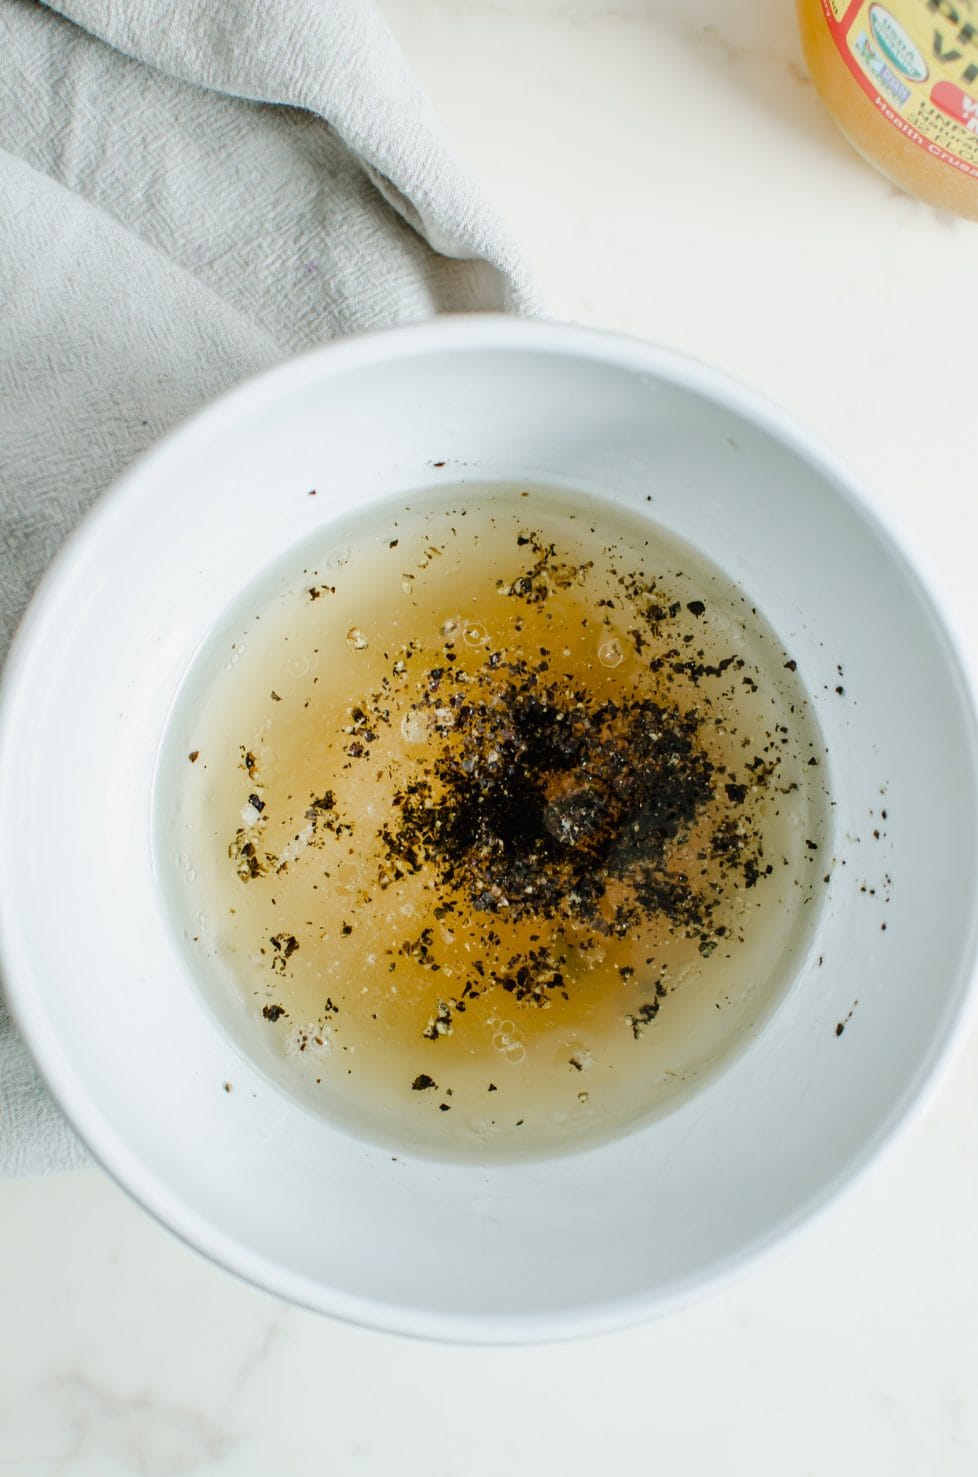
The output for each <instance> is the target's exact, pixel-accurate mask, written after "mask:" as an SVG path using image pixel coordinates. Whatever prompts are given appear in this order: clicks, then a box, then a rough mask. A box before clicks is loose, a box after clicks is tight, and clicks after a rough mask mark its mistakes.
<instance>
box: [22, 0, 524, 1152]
mask: <svg viewBox="0 0 978 1477" xmlns="http://www.w3.org/2000/svg"><path fill="white" fill-rule="evenodd" d="M533 307H534V302H533V297H532V289H531V287H530V285H529V283H528V280H527V277H526V275H525V272H524V270H523V267H522V265H521V262H520V259H519V256H518V254H517V252H516V250H515V248H514V247H513V245H512V244H511V242H510V241H509V239H508V238H507V236H506V233H505V231H504V230H503V229H502V227H501V226H500V224H499V222H498V221H497V220H496V218H495V217H494V215H493V213H492V211H491V210H490V209H489V207H488V206H487V205H486V203H485V201H484V200H483V199H482V198H481V196H480V194H479V192H478V190H477V188H476V186H475V185H474V183H473V181H472V180H471V179H470V177H469V175H468V174H467V173H466V171H465V170H464V169H463V168H462V166H461V165H460V164H459V163H458V161H457V160H456V159H455V158H453V156H452V154H451V152H450V150H449V149H448V147H447V145H446V143H445V140H444V138H443V136H442V133H441V131H440V129H439V127H438V124H437V123H436V121H435V119H434V117H433V115H432V112H431V109H430V107H429V105H428V103H427V101H426V99H425V97H424V95H423V93H422V92H421V91H420V89H419V87H418V85H417V83H416V82H415V81H414V79H413V78H412V76H411V74H410V72H409V71H408V69H407V67H406V65H405V63H404V60H403V58H402V56H401V55H400V53H399V52H398V50H397V48H396V46H395V44H394V42H393V41H392V39H391V37H390V35H389V34H388V32H387V31H386V29H385V27H384V25H383V23H382V21H381V20H380V19H379V18H378V16H377V15H376V13H375V12H374V11H373V10H372V9H371V8H370V5H369V0H127V4H125V5H119V4H117V3H115V0H64V3H62V4H60V5H59V6H56V7H54V6H52V7H50V8H45V7H42V6H40V5H38V4H36V3H33V0H0V659H2V657H3V655H4V654H5V652H6V649H7V646H8V645H9V642H10V638H11V636H12V634H13V630H14V627H15V625H16V623H17V620H18V619H19V617H20V615H21V613H22V611H23V609H24V606H25V605H26V603H27V600H28V598H29V596H30V593H31V590H32V589H33V587H34V585H35V583H36V581H37V579H38V576H39V575H40V573H41V571H42V570H43V568H44V566H45V565H46V564H47V562H48V560H49V559H50V558H51V556H52V555H53V554H54V552H55V550H56V549H57V547H58V545H59V544H60V542H61V541H62V539H63V538H64V536H65V534H66V533H67V532H68V531H69V530H70V529H71V528H72V527H73V526H74V525H75V524H76V523H77V521H78V519H79V518H80V517H81V515H82V514H83V513H84V511H85V509H86V508H87V507H88V506H89V504H90V503H91V502H92V500H93V498H94V497H95V496H96V495H97V494H98V493H99V491H100V490H101V489H102V488H104V487H105V486H106V484H107V483H108V482H109V481H110V480H111V479H112V478H113V477H114V476H115V475H116V474H117V473H118V472H119V471H121V469H122V468H123V467H124V466H125V465H126V464H127V463H128V462H129V461H130V460H131V459H132V457H133V456H134V455H135V454H136V453H137V452H139V451H140V450H142V449H143V448H144V447H145V446H147V445H148V444H149V443H150V442H152V441H153V440H155V439H156V437H158V436H159V435H160V434H161V433H162V432H163V431H165V430H166V429H167V428H168V427H169V426H170V425H172V424H173V423H174V422H175V421H177V420H179V419H180V418H181V417H182V416H184V415H186V414H187V413H188V412H189V411H192V410H193V409H194V408H195V407H196V406H198V405H199V404H201V403H202V402H203V401H205V400H207V399H208V398H210V397H211V396H213V395H215V394H216V393H218V392H219V391H221V390H223V389H225V388H226V387H227V386H229V385H231V384H233V383H235V381H237V380H240V379H241V378H242V377H243V376H245V375H249V374H252V373H254V372H255V371H257V370H260V369H264V368H265V367H266V366H268V365H270V364H273V363H274V362H275V361H276V360H278V359H281V358H283V357H285V356H286V355H288V354H291V353H294V352H295V351H297V350H300V349H304V348H307V347H309V346H311V345H313V344H318V343H321V342H323V341H324V340H326V339H329V338H332V337H334V336H335V335H337V334H342V333H347V332H350V331H352V330H355V329H364V328H372V327H377V326H381V325H388V324H392V323H402V322H410V321H412V320H415V319H419V318H425V317H429V316H430V315H432V314H433V313H436V312H442V311H456V312H457V311H466V310H472V309H490V310H507V309H509V310H513V311H518V312H526V311H532V309H533ZM84 1159H85V1153H84V1150H83V1149H82V1147H81V1145H80V1144H79V1142H78V1140H77V1139H76V1138H75V1136H74V1135H73V1134H72V1132H71V1130H70V1129H69V1128H68V1126H67V1125H66V1124H65V1122H64V1120H63V1119H62V1117H61V1115H60V1114H59V1113H58V1111H57V1109H56V1108H55V1107H54V1105H53V1104H52V1103H51V1101H50V1099H49V1098H48V1097H47V1095H46V1093H45V1092H44V1090H43V1088H42V1087H41V1085H40V1083H39V1082H38V1080H37V1077H36V1075H35V1074H34V1071H33V1068H32V1067H31V1065H30V1062H29V1060H28V1058H27V1055H26V1053H25V1051H24V1048H23V1046H22V1045H21V1043H20V1041H19V1040H18V1039H17V1036H16V1034H15V1032H14V1031H13V1028H12V1026H11V1024H10V1021H9V1018H8V1016H7V1013H6V1011H5V1009H4V1007H3V1004H2V1002H0V1174H25V1173H32V1172H37V1171H43V1170H53V1169H62V1168H67V1167H69V1166H72V1165H76V1164H80V1163H82V1162H84Z"/></svg>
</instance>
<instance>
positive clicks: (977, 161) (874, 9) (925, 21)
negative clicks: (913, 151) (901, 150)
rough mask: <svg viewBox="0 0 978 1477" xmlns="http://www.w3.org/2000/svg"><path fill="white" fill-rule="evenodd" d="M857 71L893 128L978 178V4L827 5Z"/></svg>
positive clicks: (837, 1)
mask: <svg viewBox="0 0 978 1477" xmlns="http://www.w3.org/2000/svg"><path fill="white" fill-rule="evenodd" d="M822 9H823V11H824V13H825V21H826V24H827V26H828V28H829V32H830V33H831V35H832V37H833V39H834V41H835V44H836V46H837V47H838V48H839V52H840V54H841V56H842V58H843V60H844V61H845V63H846V65H847V66H848V68H849V70H850V72H851V73H852V75H853V76H854V77H855V79H856V81H857V82H858V83H859V85H860V87H861V88H862V90H863V92H864V93H865V94H866V96H867V97H868V98H869V99H870V101H871V102H872V104H873V106H874V107H875V108H876V109H877V110H878V111H879V113H880V114H881V115H882V117H884V118H885V119H886V120H887V122H889V123H891V124H892V125H893V127H894V128H896V129H898V130H899V131H900V132H901V133H902V134H903V135H904V137H905V138H907V139H909V140H910V142H911V143H912V144H915V145H916V146H917V147H918V148H920V149H923V150H924V151H925V152H926V153H928V154H929V155H930V156H931V158H933V159H938V160H940V161H941V163H943V164H946V165H948V166H949V167H950V168H952V169H955V170H957V171H958V173H960V174H967V175H970V176H971V177H972V178H974V179H978V0H953V3H952V0H890V3H889V4H888V5H877V4H875V3H868V0H822Z"/></svg>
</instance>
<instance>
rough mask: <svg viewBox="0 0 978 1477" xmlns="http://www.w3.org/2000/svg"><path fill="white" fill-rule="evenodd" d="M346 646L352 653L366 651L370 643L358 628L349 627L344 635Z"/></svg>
mask: <svg viewBox="0 0 978 1477" xmlns="http://www.w3.org/2000/svg"><path fill="white" fill-rule="evenodd" d="M346 644H347V646H349V647H350V648H351V649H352V650H353V651H366V649H367V647H368V646H369V645H370V642H369V641H368V640H367V638H366V636H365V635H364V634H363V632H362V631H361V629H360V627H359V626H351V627H350V629H349V630H348V631H347V633H346Z"/></svg>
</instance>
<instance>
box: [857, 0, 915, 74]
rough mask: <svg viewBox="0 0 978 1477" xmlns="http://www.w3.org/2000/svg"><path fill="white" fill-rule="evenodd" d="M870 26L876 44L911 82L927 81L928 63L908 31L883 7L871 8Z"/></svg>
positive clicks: (874, 6)
mask: <svg viewBox="0 0 978 1477" xmlns="http://www.w3.org/2000/svg"><path fill="white" fill-rule="evenodd" d="M869 24H870V25H871V27H872V29H873V35H874V36H875V38H876V44H877V46H878V47H879V48H880V50H881V51H882V52H884V53H885V54H886V56H887V57H888V58H889V60H890V61H891V62H892V63H893V65H894V66H895V67H897V68H898V69H899V70H900V71H901V72H902V73H903V75H904V76H905V77H909V78H910V80H911V82H924V81H926V79H927V63H926V62H925V61H924V58H923V56H922V55H921V53H920V51H919V49H918V48H917V47H916V46H915V45H914V44H913V42H912V41H911V39H910V37H909V36H908V35H907V33H906V31H905V30H904V29H903V27H902V26H901V24H900V22H899V21H898V20H896V19H895V18H894V17H893V16H892V15H891V14H890V12H889V11H888V10H884V9H883V6H882V5H871V6H870V7H869Z"/></svg>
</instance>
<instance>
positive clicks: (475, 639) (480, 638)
mask: <svg viewBox="0 0 978 1477" xmlns="http://www.w3.org/2000/svg"><path fill="white" fill-rule="evenodd" d="M462 640H463V641H464V642H465V644H466V646H482V645H483V643H484V642H485V641H487V640H488V634H487V632H486V629H485V627H484V626H480V625H478V624H477V622H475V621H473V622H472V623H471V625H468V626H466V627H465V629H464V631H463V632H462Z"/></svg>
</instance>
